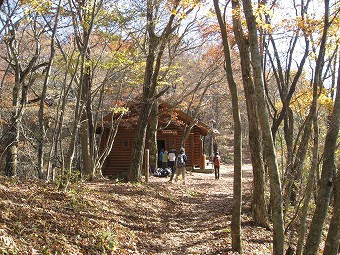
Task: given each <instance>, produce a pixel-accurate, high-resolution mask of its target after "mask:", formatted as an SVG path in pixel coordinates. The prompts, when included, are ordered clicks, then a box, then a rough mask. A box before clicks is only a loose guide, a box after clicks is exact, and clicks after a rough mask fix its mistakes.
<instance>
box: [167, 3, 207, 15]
mask: <svg viewBox="0 0 340 255" xmlns="http://www.w3.org/2000/svg"><path fill="white" fill-rule="evenodd" d="M200 4H201V1H200V0H182V1H181V0H168V1H167V3H166V8H167V9H168V10H169V12H170V13H171V15H176V16H177V17H178V18H179V19H184V18H186V17H187V11H188V10H190V9H194V8H196V7H198V6H199V5H200Z"/></svg>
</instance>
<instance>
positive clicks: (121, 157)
mask: <svg viewBox="0 0 340 255" xmlns="http://www.w3.org/2000/svg"><path fill="white" fill-rule="evenodd" d="M108 132H109V131H108V130H105V131H104V134H103V138H102V140H103V141H104V142H102V143H101V149H103V148H102V146H105V145H104V144H105V141H106V139H107V134H108ZM182 134H183V131H182V127H178V126H170V127H168V128H167V129H164V130H161V131H158V133H157V140H164V141H165V148H164V149H165V150H170V149H171V147H172V146H174V148H175V150H176V152H177V153H178V152H179V149H180V142H181V138H182ZM134 137H135V130H134V129H126V128H121V127H120V128H119V129H118V132H117V135H116V138H115V141H114V143H113V146H112V150H111V153H110V154H109V156H108V157H107V158H106V161H105V163H104V166H103V175H106V176H110V175H116V174H118V173H121V172H123V171H127V170H128V168H129V165H130V162H131V155H132V147H133V144H134ZM146 149H147V148H146ZM185 153H186V155H187V156H188V162H187V167H188V168H191V167H193V166H200V162H201V157H202V154H203V148H202V140H201V134H200V130H199V128H198V127H197V126H194V127H193V128H192V130H191V132H190V135H189V137H188V139H187V141H186V143H185ZM188 170H189V169H188Z"/></svg>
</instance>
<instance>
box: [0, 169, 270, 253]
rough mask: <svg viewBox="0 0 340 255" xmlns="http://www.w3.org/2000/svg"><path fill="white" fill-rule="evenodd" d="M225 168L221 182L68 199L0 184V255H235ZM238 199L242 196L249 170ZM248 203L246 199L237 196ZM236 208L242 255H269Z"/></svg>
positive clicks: (17, 182)
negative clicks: (240, 228) (241, 241)
mask: <svg viewBox="0 0 340 255" xmlns="http://www.w3.org/2000/svg"><path fill="white" fill-rule="evenodd" d="M232 175H233V173H232V167H230V166H229V167H226V166H224V167H223V168H222V170H221V179H220V180H215V179H214V175H213V174H212V173H209V174H207V173H188V175H187V180H186V185H181V184H180V182H179V183H173V184H171V183H168V182H167V181H168V179H167V178H157V177H151V178H150V182H149V183H139V184H131V183H114V182H113V181H100V182H90V183H77V184H74V185H72V186H71V188H70V190H69V192H67V193H62V192H58V191H57V188H56V186H55V185H53V184H47V183H44V182H42V181H38V180H28V179H17V178H6V177H0V183H1V184H0V254H122V255H124V254H211V255H212V254H236V253H234V252H232V251H231V237H230V221H231V210H232V183H233V179H232ZM244 176H245V177H244V179H243V183H244V193H245V194H250V189H251V170H250V169H248V170H245V175H244ZM244 197H245V199H248V200H249V199H250V196H249V195H245V196H244ZM248 200H245V201H244V208H243V211H244V212H243V216H242V221H243V223H244V224H243V228H242V233H243V243H244V254H271V232H270V231H268V230H265V229H263V228H258V227H256V226H254V225H252V224H247V222H251V219H250V215H249V204H250V201H248Z"/></svg>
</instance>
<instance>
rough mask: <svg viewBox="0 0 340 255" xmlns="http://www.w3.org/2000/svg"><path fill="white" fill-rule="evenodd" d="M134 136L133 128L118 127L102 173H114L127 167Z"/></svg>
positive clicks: (125, 169)
mask: <svg viewBox="0 0 340 255" xmlns="http://www.w3.org/2000/svg"><path fill="white" fill-rule="evenodd" d="M105 132H109V131H108V130H105ZM106 137H107V135H106ZM134 138H135V130H134V129H127V128H121V127H120V128H119V129H118V132H117V135H116V138H115V141H114V143H113V146H112V150H111V152H110V154H109V156H108V157H107V158H106V160H105V163H104V166H103V175H116V174H119V173H121V172H124V171H127V170H128V169H129V165H130V162H131V155H132V147H133V143H134ZM103 141H105V140H104V139H103Z"/></svg>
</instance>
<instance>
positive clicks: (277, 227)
mask: <svg viewBox="0 0 340 255" xmlns="http://www.w3.org/2000/svg"><path fill="white" fill-rule="evenodd" d="M242 2H243V9H244V13H245V17H246V22H247V27H248V34H249V35H248V36H249V45H250V52H251V63H252V67H253V79H254V84H255V93H256V99H257V107H258V114H259V122H260V125H261V131H262V137H263V144H264V155H265V161H266V164H267V166H268V172H269V177H270V192H271V198H272V201H273V254H275V255H280V254H283V252H284V239H285V236H284V221H283V208H282V194H281V181H280V175H279V170H278V164H277V158H276V152H275V147H274V141H273V137H272V134H271V128H270V123H269V115H268V109H267V107H266V105H267V104H266V102H267V99H266V96H265V91H264V81H263V72H262V63H261V59H262V58H261V55H260V51H259V45H258V35H257V28H256V19H255V16H254V13H253V8H252V2H251V1H250V0H243V1H242Z"/></svg>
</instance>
